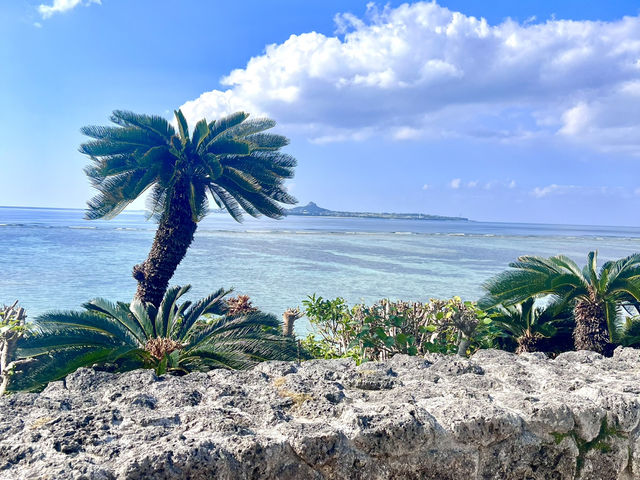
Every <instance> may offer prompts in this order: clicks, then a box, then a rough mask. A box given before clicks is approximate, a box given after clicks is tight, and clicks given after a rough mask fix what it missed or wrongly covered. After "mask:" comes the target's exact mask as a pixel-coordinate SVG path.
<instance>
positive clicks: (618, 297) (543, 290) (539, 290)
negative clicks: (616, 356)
mask: <svg viewBox="0 0 640 480" xmlns="http://www.w3.org/2000/svg"><path fill="white" fill-rule="evenodd" d="M509 266H510V267H512V270H507V271H505V272H502V273H500V274H498V275H497V276H496V277H494V278H492V279H490V280H489V281H487V282H486V283H485V284H484V288H485V289H486V290H487V291H488V296H487V297H485V298H484V299H482V301H481V306H482V307H484V308H488V307H491V306H495V305H498V304H503V305H507V306H508V305H514V304H517V303H520V302H523V301H525V300H527V299H529V298H532V297H538V296H542V295H552V296H554V297H556V298H557V299H559V300H560V301H563V302H566V303H570V304H571V305H572V307H573V317H574V320H575V324H576V326H575V329H574V332H573V338H574V345H575V348H576V350H593V351H596V352H599V353H604V354H608V353H610V352H611V350H612V345H613V344H612V341H613V339H614V337H615V331H616V320H617V316H618V306H619V304H620V303H621V302H626V301H629V300H640V254H633V255H630V256H628V257H626V258H623V259H620V260H615V261H609V262H606V263H605V264H604V265H602V268H600V270H599V271H598V269H597V252H590V253H589V254H588V256H587V264H586V265H585V267H584V268H582V269H580V268H579V267H578V265H577V264H576V263H575V262H574V261H573V260H571V259H570V258H568V257H565V256H563V255H558V256H555V257H550V258H542V257H536V256H523V257H519V258H518V261H516V262H513V263H511V264H510V265H509Z"/></svg>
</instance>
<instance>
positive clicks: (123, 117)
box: [111, 110, 176, 140]
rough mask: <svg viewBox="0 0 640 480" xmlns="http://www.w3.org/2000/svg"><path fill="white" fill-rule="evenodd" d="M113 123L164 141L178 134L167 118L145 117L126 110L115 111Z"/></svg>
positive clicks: (112, 118)
mask: <svg viewBox="0 0 640 480" xmlns="http://www.w3.org/2000/svg"><path fill="white" fill-rule="evenodd" d="M111 121H112V122H113V123H115V124H116V125H120V126H123V127H138V128H141V129H143V130H146V131H148V132H152V133H155V134H156V135H158V136H159V137H161V138H162V139H164V140H168V139H169V138H171V137H172V136H174V135H175V134H176V132H175V130H174V128H173V127H172V126H171V124H170V123H169V122H168V121H167V119H166V118H164V117H161V116H158V115H143V114H138V113H133V112H128V111H126V110H114V112H113V114H112V115H111Z"/></svg>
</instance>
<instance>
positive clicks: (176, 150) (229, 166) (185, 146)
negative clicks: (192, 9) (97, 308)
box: [80, 110, 296, 307]
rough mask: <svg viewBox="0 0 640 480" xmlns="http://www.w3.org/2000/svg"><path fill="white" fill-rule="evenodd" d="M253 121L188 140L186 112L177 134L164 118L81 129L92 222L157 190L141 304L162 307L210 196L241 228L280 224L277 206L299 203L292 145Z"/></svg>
mask: <svg viewBox="0 0 640 480" xmlns="http://www.w3.org/2000/svg"><path fill="white" fill-rule="evenodd" d="M248 116H249V115H248V114H247V113H244V112H239V113H235V114H233V115H230V116H227V117H225V118H222V119H220V120H215V121H212V122H207V121H206V120H204V119H202V120H200V121H199V122H198V123H197V124H196V125H195V128H194V129H193V132H191V133H190V132H189V127H188V125H187V121H186V119H185V117H184V115H183V114H182V112H181V111H180V110H178V111H176V112H175V118H176V123H177V126H178V131H177V132H176V130H175V129H174V127H173V126H172V125H171V124H170V123H169V122H168V121H167V120H166V119H164V118H162V117H159V116H150V115H139V114H135V113H132V112H127V111H121V110H116V111H114V112H113V115H112V116H111V121H112V122H113V123H114V124H115V125H116V126H110V127H101V126H89V127H84V128H83V129H82V133H84V134H85V135H87V136H89V137H91V138H92V139H93V140H92V141H89V142H87V143H85V144H83V145H82V146H81V147H80V151H81V152H82V153H84V154H86V155H88V156H89V157H90V158H91V161H92V163H91V165H89V166H88V167H87V168H86V169H85V172H86V173H87V175H88V176H89V178H90V180H91V182H92V184H93V186H94V187H95V188H96V189H97V190H98V192H99V193H98V194H97V195H96V196H95V197H94V198H93V199H91V200H90V201H89V202H88V210H87V214H86V216H87V218H88V219H99V218H104V219H109V218H113V217H114V216H116V215H117V214H119V213H120V212H121V211H122V210H123V209H124V208H125V207H126V206H127V205H129V204H130V203H131V202H132V201H133V200H135V199H136V198H138V197H139V196H140V195H142V194H143V192H145V191H147V190H148V189H151V193H150V195H149V197H148V198H149V212H150V215H151V216H154V217H155V218H156V219H158V220H159V225H158V229H157V231H156V235H155V239H154V241H153V246H152V247H151V251H150V252H149V255H148V257H147V259H146V260H145V261H144V262H143V263H141V264H139V265H136V266H135V267H134V269H133V276H134V278H135V279H136V280H137V282H138V288H137V292H136V297H135V298H137V299H138V300H140V301H142V302H144V303H147V302H150V303H152V304H153V305H155V306H156V307H159V306H160V302H161V301H162V297H163V295H164V293H165V292H166V290H167V287H168V285H169V280H170V279H171V277H172V276H173V273H174V272H175V269H176V268H177V266H178V264H179V263H180V262H181V261H182V259H183V258H184V256H185V255H186V252H187V249H188V248H189V245H190V244H191V242H192V241H193V236H194V233H195V231H196V227H197V223H198V221H200V220H201V219H202V218H203V217H204V216H205V215H206V213H207V207H208V198H207V197H208V196H210V197H211V198H212V199H213V201H214V202H215V203H216V205H218V207H219V208H224V209H226V211H227V212H228V213H229V214H230V215H231V216H232V217H233V218H234V219H236V220H238V221H240V220H241V219H242V212H243V211H244V212H246V213H248V214H249V215H252V216H255V217H257V216H260V215H261V214H263V215H266V216H267V217H270V218H280V217H281V216H282V215H283V214H284V211H283V209H282V207H281V206H280V205H279V203H284V204H294V203H296V200H295V199H294V198H293V197H292V196H291V195H289V194H288V193H287V192H286V189H285V187H284V185H283V181H284V180H285V179H287V178H292V177H293V169H294V167H295V164H296V161H295V159H294V158H293V157H291V156H290V155H286V154H284V153H281V152H280V149H281V148H282V147H284V146H285V145H287V144H288V140H287V139H286V138H285V137H283V136H281V135H275V134H272V133H265V130H268V129H270V128H272V127H273V126H275V122H274V121H273V120H270V119H256V120H248V119H247V118H248Z"/></svg>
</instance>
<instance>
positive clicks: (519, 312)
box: [490, 298, 572, 353]
mask: <svg viewBox="0 0 640 480" xmlns="http://www.w3.org/2000/svg"><path fill="white" fill-rule="evenodd" d="M490 318H491V320H492V323H493V325H495V326H496V327H498V328H499V330H500V331H501V333H502V335H503V336H505V337H507V338H509V339H511V341H512V342H515V344H516V345H517V347H516V353H524V352H542V351H546V350H547V348H548V347H549V346H550V345H549V344H550V343H551V342H550V340H551V339H552V338H553V337H555V336H556V335H558V334H559V333H562V330H563V329H565V328H566V324H567V323H568V322H572V320H571V311H570V310H568V309H567V308H566V304H564V303H563V302H551V303H547V304H545V305H542V306H536V305H535V299H534V298H528V299H527V300H525V301H523V302H522V303H518V304H515V305H509V306H507V307H505V306H502V305H499V306H497V307H495V309H494V310H493V311H491V312H490Z"/></svg>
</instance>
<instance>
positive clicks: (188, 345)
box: [9, 285, 297, 390]
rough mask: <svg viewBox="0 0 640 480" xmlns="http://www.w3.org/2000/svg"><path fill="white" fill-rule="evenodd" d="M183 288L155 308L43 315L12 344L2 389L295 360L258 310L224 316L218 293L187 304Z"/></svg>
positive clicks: (102, 307) (275, 326) (99, 307)
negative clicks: (109, 373) (95, 372)
mask: <svg viewBox="0 0 640 480" xmlns="http://www.w3.org/2000/svg"><path fill="white" fill-rule="evenodd" d="M189 288H190V287H189V286H188V285H187V286H185V287H172V288H170V289H169V290H168V291H167V294H166V295H165V297H164V298H163V300H162V302H161V303H160V307H159V308H158V309H156V308H155V307H154V306H153V305H151V304H147V305H143V304H142V303H141V302H140V301H137V300H136V301H133V302H132V303H131V304H126V303H121V302H118V303H113V302H109V301H107V300H104V299H96V300H92V301H90V302H88V303H86V304H85V305H84V307H85V310H84V311H80V312H53V313H47V314H44V315H42V316H40V317H38V318H37V319H36V320H35V325H34V327H35V329H36V332H34V333H32V334H31V335H29V336H26V337H25V338H23V339H22V340H21V341H20V342H19V344H18V351H17V353H18V355H19V356H20V357H21V358H23V359H29V360H30V361H27V362H22V365H21V367H20V370H19V371H16V372H14V375H13V376H12V380H11V383H10V385H9V388H10V389H12V390H25V389H34V388H38V387H40V386H42V385H44V384H46V383H47V382H50V381H53V380H57V379H60V378H62V377H64V376H65V375H67V374H69V373H71V372H72V371H74V370H76V369H77V368H79V367H86V366H92V365H96V364H97V365H105V364H109V365H110V366H111V367H112V368H114V369H115V370H116V371H124V370H130V369H135V368H154V369H155V370H156V372H157V373H158V374H162V373H165V372H174V373H180V372H182V373H186V372H191V371H197V370H201V371H206V370H210V369H213V368H229V369H242V368H248V367H250V366H253V365H255V364H256V363H257V362H260V361H263V360H294V359H295V358H296V353H297V346H296V342H295V340H293V339H291V338H290V337H286V336H283V335H282V334H281V330H280V329H281V327H280V322H279V321H278V319H277V318H276V317H275V316H274V315H271V314H265V313H262V312H259V311H253V312H249V313H240V314H230V313H229V312H228V307H227V305H226V302H225V300H224V296H225V295H227V294H228V293H229V291H225V290H223V289H220V290H218V291H216V292H214V293H212V294H211V295H208V296H206V297H205V298H203V299H201V300H199V301H197V302H195V303H191V302H189V301H185V302H183V303H181V304H179V303H178V300H179V299H180V297H181V296H182V295H184V294H185V293H186V292H187V291H188V290H189Z"/></svg>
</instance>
